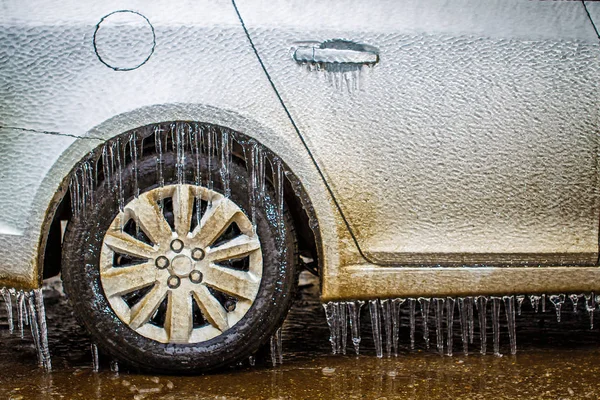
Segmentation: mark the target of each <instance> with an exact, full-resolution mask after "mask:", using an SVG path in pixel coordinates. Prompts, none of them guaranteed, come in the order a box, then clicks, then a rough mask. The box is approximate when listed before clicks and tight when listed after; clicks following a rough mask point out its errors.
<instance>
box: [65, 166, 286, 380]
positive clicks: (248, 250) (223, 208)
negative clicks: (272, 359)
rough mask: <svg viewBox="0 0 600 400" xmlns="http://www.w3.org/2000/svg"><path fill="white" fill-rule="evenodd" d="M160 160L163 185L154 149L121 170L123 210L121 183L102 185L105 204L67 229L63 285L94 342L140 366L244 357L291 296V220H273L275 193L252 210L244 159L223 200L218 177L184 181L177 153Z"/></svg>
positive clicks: (170, 367) (193, 367)
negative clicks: (118, 194) (204, 182)
mask: <svg viewBox="0 0 600 400" xmlns="http://www.w3.org/2000/svg"><path fill="white" fill-rule="evenodd" d="M161 161H162V162H163V165H161V174H162V175H163V176H162V178H164V179H165V180H166V182H165V183H164V184H160V185H159V184H158V183H157V180H158V179H157V174H156V157H155V156H147V157H145V158H142V159H141V160H139V161H138V162H137V169H136V170H134V169H133V168H129V169H127V168H125V169H124V170H123V171H122V172H121V177H120V179H121V182H122V190H123V196H122V198H123V199H124V201H122V204H121V205H120V206H119V202H115V201H114V193H113V190H114V188H112V187H110V186H111V185H100V186H99V187H98V188H97V189H95V192H94V193H93V198H94V199H95V204H94V205H93V206H92V207H91V209H90V210H88V211H87V212H86V217H85V218H84V217H79V218H75V219H74V220H73V221H72V222H71V223H70V224H69V226H68V229H67V232H66V234H65V238H64V249H63V267H62V272H63V281H64V286H65V290H66V292H67V294H68V295H69V298H70V300H71V303H72V304H73V307H74V309H75V312H76V314H77V316H78V317H79V319H80V320H81V321H82V322H83V323H84V324H85V326H86V327H87V328H88V330H89V331H90V333H91V335H92V338H93V340H94V341H95V342H96V343H97V344H98V345H99V346H100V347H101V348H102V349H104V351H106V352H108V353H110V354H111V355H112V356H113V357H114V358H116V359H119V360H121V361H124V362H126V363H127V364H129V365H130V366H133V367H139V368H143V369H152V370H155V371H160V372H165V373H181V372H194V371H201V370H209V369H214V368H218V367H221V366H224V365H227V364H231V363H234V362H237V361H240V360H242V359H244V358H247V357H248V356H249V355H251V354H252V353H254V352H255V351H256V350H257V349H258V347H259V346H260V345H261V344H262V343H264V342H265V341H266V340H267V339H268V338H269V337H270V336H271V335H272V334H273V332H274V331H275V330H276V329H277V328H278V326H279V325H280V324H281V323H282V321H283V319H284V318H285V315H286V313H287V311H288V308H289V306H290V304H291V297H292V296H291V294H292V292H293V289H294V287H295V285H296V279H297V274H296V263H295V259H296V257H295V254H294V253H295V238H294V237H293V234H292V229H291V226H290V223H289V222H288V221H287V219H286V218H283V221H281V220H279V221H278V219H277V218H274V214H273V210H274V209H275V207H276V201H275V197H276V196H275V195H274V193H272V190H266V191H265V195H264V199H263V201H261V204H263V206H262V207H257V208H256V210H255V212H254V213H252V212H251V211H250V210H251V205H250V200H249V197H251V196H249V195H248V193H249V190H251V188H250V187H249V184H248V181H249V179H248V173H247V171H246V168H245V167H244V166H243V165H240V164H238V163H235V162H233V163H232V164H231V166H230V169H231V170H230V171H229V172H230V173H229V176H230V177H231V178H230V179H231V182H230V183H231V184H230V185H229V186H230V188H231V189H230V192H231V193H230V195H229V196H228V197H225V195H224V193H225V192H226V191H224V190H223V189H222V186H221V185H220V183H219V182H216V181H215V182H214V186H213V187H212V188H210V189H209V188H208V187H205V186H201V185H195V184H190V183H185V182H184V183H182V182H181V180H180V179H179V180H178V179H177V178H176V176H177V173H178V171H176V168H177V165H176V159H175V157H174V156H170V155H168V154H167V155H164V159H163V160H161ZM204 167H205V168H204V170H205V172H206V171H208V169H209V168H211V166H210V164H209V165H205V166H204ZM215 172H216V171H215ZM179 173H181V171H179ZM191 175H192V172H191V171H190V175H189V176H191ZM215 175H216V173H215ZM169 177H170V178H169ZM138 189H139V191H140V193H139V194H138V193H137V191H138ZM227 192H228V191H227ZM90 197H92V196H90ZM252 214H255V221H254V222H253V221H251V217H249V215H252ZM279 223H283V231H282V226H281V225H279ZM282 234H283V235H282ZM281 236H283V237H281Z"/></svg>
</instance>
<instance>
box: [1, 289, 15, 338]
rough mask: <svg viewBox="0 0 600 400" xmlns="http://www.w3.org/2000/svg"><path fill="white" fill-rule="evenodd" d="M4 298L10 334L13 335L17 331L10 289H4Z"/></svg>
mask: <svg viewBox="0 0 600 400" xmlns="http://www.w3.org/2000/svg"><path fill="white" fill-rule="evenodd" d="M0 293H1V294H2V298H3V299H4V306H5V307H6V319H7V320H8V333H10V334H12V333H13V332H14V330H15V327H14V322H13V309H12V299H11V296H10V293H9V292H8V289H6V288H2V289H1V292H0Z"/></svg>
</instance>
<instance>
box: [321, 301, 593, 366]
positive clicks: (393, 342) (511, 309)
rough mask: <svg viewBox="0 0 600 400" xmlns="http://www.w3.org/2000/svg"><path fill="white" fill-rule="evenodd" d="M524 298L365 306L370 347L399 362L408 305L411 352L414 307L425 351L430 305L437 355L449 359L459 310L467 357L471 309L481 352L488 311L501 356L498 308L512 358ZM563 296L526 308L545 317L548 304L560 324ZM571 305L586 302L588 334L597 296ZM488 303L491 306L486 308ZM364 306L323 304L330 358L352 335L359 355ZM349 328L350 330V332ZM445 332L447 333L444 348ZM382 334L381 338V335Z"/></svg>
mask: <svg viewBox="0 0 600 400" xmlns="http://www.w3.org/2000/svg"><path fill="white" fill-rule="evenodd" d="M526 298H527V297H526V296H525V295H518V296H514V295H511V296H477V297H458V298H454V297H445V298H424V297H420V298H409V299H404V298H396V299H384V300H369V301H368V306H369V314H370V316H371V326H372V331H373V342H374V344H375V352H376V354H377V357H383V354H384V348H383V344H384V343H383V338H384V337H385V353H386V354H387V356H388V357H390V356H391V355H392V354H394V355H395V356H398V352H399V349H400V344H399V328H400V316H401V307H402V306H403V305H405V304H406V306H405V307H407V308H408V319H409V327H410V348H411V349H412V350H414V348H415V329H416V325H417V321H416V319H417V318H416V315H417V303H418V304H419V309H420V314H421V323H422V331H423V340H424V342H425V347H426V348H427V349H429V347H430V339H429V314H430V308H431V306H432V305H433V311H434V319H435V331H436V346H437V350H438V352H439V353H440V354H444V353H445V354H446V355H449V356H451V355H452V353H453V341H454V323H455V322H454V320H455V318H454V315H455V309H456V308H458V317H459V318H458V325H459V326H460V328H461V339H462V347H463V352H464V354H465V355H468V354H469V344H473V338H474V336H475V334H474V332H475V318H474V309H476V310H477V316H478V324H479V338H480V341H479V342H480V352H481V354H486V352H487V332H488V330H487V312H488V309H489V310H490V313H491V317H492V333H493V345H494V354H495V355H501V353H500V319H501V314H502V313H501V308H502V305H504V315H505V317H506V322H507V327H508V336H509V342H510V353H511V354H516V352H517V337H516V321H515V315H521V308H522V305H523V302H524V301H525V300H526ZM566 298H567V296H566V295H564V294H559V295H550V296H547V295H545V294H542V295H530V296H529V302H530V304H531V306H532V308H533V309H534V310H535V312H538V309H540V308H541V311H542V312H545V311H546V300H547V299H548V300H549V301H550V302H551V303H552V305H553V306H554V309H555V311H556V318H557V320H558V322H560V320H561V312H562V306H563V304H564V303H565V300H566ZM568 298H569V299H570V301H571V303H572V305H573V312H575V313H576V312H577V308H578V305H579V301H580V299H585V307H586V310H587V312H588V314H589V318H590V329H593V327H594V311H595V310H596V306H597V305H598V306H600V296H595V295H594V293H590V294H571V295H569V296H568ZM488 303H491V305H490V307H488ZM364 304H365V302H364V301H361V300H358V301H348V302H329V303H326V304H324V305H323V306H324V308H325V316H326V318H327V324H328V326H329V330H330V333H331V335H330V338H329V340H330V342H331V347H332V352H333V354H346V351H347V339H348V336H349V335H350V337H351V340H352V344H353V346H354V350H355V352H356V354H357V355H358V354H359V349H360V342H361V336H360V310H361V308H362V306H363V305H364ZM348 328H349V329H348ZM444 328H445V330H446V338H445V346H444ZM384 334H385V335H384Z"/></svg>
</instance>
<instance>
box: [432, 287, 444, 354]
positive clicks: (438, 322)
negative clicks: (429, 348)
mask: <svg viewBox="0 0 600 400" xmlns="http://www.w3.org/2000/svg"><path fill="white" fill-rule="evenodd" d="M433 305H434V306H435V336H436V339H437V349H438V353H440V355H443V354H444V337H443V332H442V323H443V321H444V299H439V298H435V299H433Z"/></svg>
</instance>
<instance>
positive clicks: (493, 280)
mask: <svg viewBox="0 0 600 400" xmlns="http://www.w3.org/2000/svg"><path fill="white" fill-rule="evenodd" d="M598 6H599V3H592V2H575V1H573V2H544V1H525V0H502V1H500V0H488V1H475V0H459V1H453V2H447V1H442V0H435V1H429V2H421V1H416V0H406V1H402V2H396V1H386V0H376V1H369V2H366V1H356V0H345V1H335V2H322V1H312V0H308V1H306V0H304V1H301V2H300V1H295V0H288V1H285V2H279V3H276V4H274V3H267V2H263V1H260V0H233V1H231V2H230V1H224V0H223V1H218V0H214V1H212V0H200V1H195V2H183V1H176V2H172V1H169V2H167V1H164V0H159V1H154V2H135V1H134V2H126V3H124V2H120V1H114V0H108V1H104V2H76V1H67V2H61V3H60V4H57V3H56V2H51V1H48V0H36V1H32V0H26V1H15V0H3V1H2V10H3V11H2V13H1V15H0V38H1V41H0V66H1V68H0V104H1V107H0V141H1V147H0V160H2V161H1V162H0V187H2V188H3V190H2V191H1V192H0V204H1V205H2V212H1V213H0V286H1V287H4V288H5V289H4V290H3V294H4V298H5V300H6V301H7V305H10V302H11V301H12V300H11V299H16V300H17V308H16V309H17V312H18V313H19V314H20V315H21V317H23V316H24V315H27V314H29V316H30V317H31V320H32V325H33V328H34V332H35V335H34V339H35V342H36V345H37V346H38V348H39V349H40V363H41V365H42V366H45V367H46V368H49V367H50V358H49V353H48V349H47V341H46V339H45V336H44V332H45V331H46V329H47V328H46V321H45V318H44V312H43V311H44V309H43V297H42V295H41V291H40V287H41V284H42V280H43V279H44V278H48V277H52V276H56V275H58V274H59V273H60V276H61V278H62V281H63V284H64V288H65V291H66V293H67V295H68V297H69V299H70V302H71V303H72V305H73V307H74V310H75V313H76V315H77V316H78V317H79V319H80V321H81V323H82V324H83V325H84V326H85V327H86V328H87V330H88V331H89V332H90V334H91V336H92V340H93V341H94V343H96V344H97V345H98V346H99V347H100V348H101V349H102V350H103V351H104V352H106V353H107V354H110V355H111V356H112V357H113V358H114V359H117V360H120V361H122V362H124V363H126V364H128V365H130V366H132V367H137V368H142V369H150V370H155V371H159V372H164V373H190V372H198V371H208V370H213V369H218V368H221V367H223V366H226V365H230V364H233V363H237V362H239V361H240V360H244V359H247V358H248V357H249V356H252V355H253V354H255V353H256V352H257V351H258V350H259V348H261V346H263V345H265V344H266V343H268V342H269V339H270V338H271V337H273V335H276V332H277V330H278V328H279V327H280V326H281V324H282V322H283V321H284V319H285V316H286V313H287V311H288V309H289V307H290V305H291V303H292V300H293V297H294V291H295V288H296V285H297V280H298V274H299V272H300V271H301V270H308V271H310V272H312V273H314V274H318V276H319V277H320V282H321V300H322V302H323V303H324V304H325V308H326V312H327V317H328V322H329V323H330V326H331V328H332V338H331V340H332V345H333V350H334V351H336V352H338V351H339V352H341V351H342V347H343V351H345V343H346V337H347V335H348V330H347V328H348V327H347V319H348V318H349V320H350V323H351V326H350V328H351V331H352V338H353V342H354V344H355V345H356V346H358V345H359V343H360V337H359V336H358V335H359V330H358V327H357V324H358V322H359V321H358V318H359V314H360V307H361V305H362V304H363V302H364V301H369V308H370V312H371V317H372V318H373V329H374V333H375V343H376V347H377V352H378V355H381V353H382V347H383V345H382V333H381V331H382V330H383V331H384V332H385V333H386V336H385V337H386V338H387V343H386V349H387V351H388V353H389V352H390V349H391V346H392V345H393V346H394V347H396V345H397V336H395V337H396V341H393V340H391V338H393V337H394V333H393V331H392V330H395V331H397V323H398V321H397V317H398V312H399V308H400V306H401V305H402V304H403V303H405V302H406V304H407V305H405V306H403V307H408V308H409V310H410V316H411V327H412V332H413V335H414V325H415V307H416V304H417V303H419V304H420V305H421V310H422V312H423V315H424V316H425V318H424V323H425V328H427V316H428V315H429V305H430V304H433V307H434V308H435V316H436V320H437V324H436V329H437V331H438V349H440V350H441V351H444V343H443V342H441V344H440V337H441V335H440V333H441V331H442V329H443V325H442V320H443V317H444V310H446V311H445V312H446V314H445V315H446V318H447V322H446V324H445V326H446V329H447V332H449V337H448V343H447V345H446V346H447V347H446V349H447V352H448V353H451V352H452V347H451V339H452V324H453V321H454V310H455V307H456V306H455V303H456V302H458V308H459V311H460V321H461V324H462V325H463V332H468V331H469V329H467V328H466V326H467V325H468V326H469V327H470V335H471V341H472V335H473V333H472V326H473V318H474V315H475V316H477V315H479V318H480V329H482V332H483V333H485V332H486V330H485V329H486V328H485V327H486V313H487V310H488V309H491V313H492V317H493V328H494V334H495V335H494V336H495V337H496V336H497V333H498V329H499V325H498V318H499V315H500V309H501V305H502V303H504V307H505V310H506V315H507V318H508V322H509V328H510V327H512V328H511V329H512V330H511V351H516V342H514V343H513V341H514V340H515V339H514V314H515V301H516V302H517V304H518V305H520V304H521V303H522V302H523V300H524V299H525V297H524V295H525V294H529V295H532V297H531V299H532V301H533V302H534V303H535V302H537V301H539V299H540V298H541V297H540V296H541V295H542V294H548V295H553V297H552V301H553V303H554V304H555V305H557V307H558V309H559V311H560V308H559V307H560V305H561V304H562V302H564V300H565V296H564V294H575V297H572V299H575V300H574V301H575V304H577V301H578V299H579V295H578V294H580V293H586V294H587V296H588V297H587V298H588V300H587V301H588V303H587V304H588V308H589V307H590V304H591V307H592V308H591V310H592V311H591V313H592V316H593V312H594V308H595V306H594V303H593V302H594V301H595V297H594V295H593V294H590V293H592V292H594V291H598V289H600V269H599V268H598V256H599V249H598V247H599V245H598V243H599V224H598V216H599V215H600V192H599V188H598V181H599V168H598V148H600V125H599V123H598V122H599V117H600V107H599V106H600V103H599V96H598V93H599V92H600V90H599V89H600V87H599V86H600V57H599V55H600V47H599V36H598V31H597V29H596V27H597V26H598V24H600V7H598ZM561 294H562V297H561ZM515 296H517V297H515ZM407 299H408V300H407ZM488 299H489V300H490V303H491V306H487V305H486V304H487V301H488ZM545 301H546V298H545V297H544V299H543V305H544V306H545ZM474 306H475V307H478V310H479V313H477V308H476V309H475V313H474V311H473V310H474ZM9 309H10V310H11V312H12V306H9ZM381 313H383V320H381V319H380V318H382V316H380V314H381ZM392 322H393V324H392ZM381 323H382V324H383V325H380V324H381ZM49 329H52V327H49ZM426 330H427V329H426ZM464 335H465V333H463V340H465V336H464ZM485 337H486V335H485V334H484V335H483V336H482V338H483V339H485ZM413 339H414V338H413ZM427 340H428V339H427ZM483 342H485V340H482V351H483V352H485V346H484V343H483ZM496 342H497V341H495V352H497V348H496V345H497V343H496ZM440 345H441V348H440ZM357 351H358V347H357Z"/></svg>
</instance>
